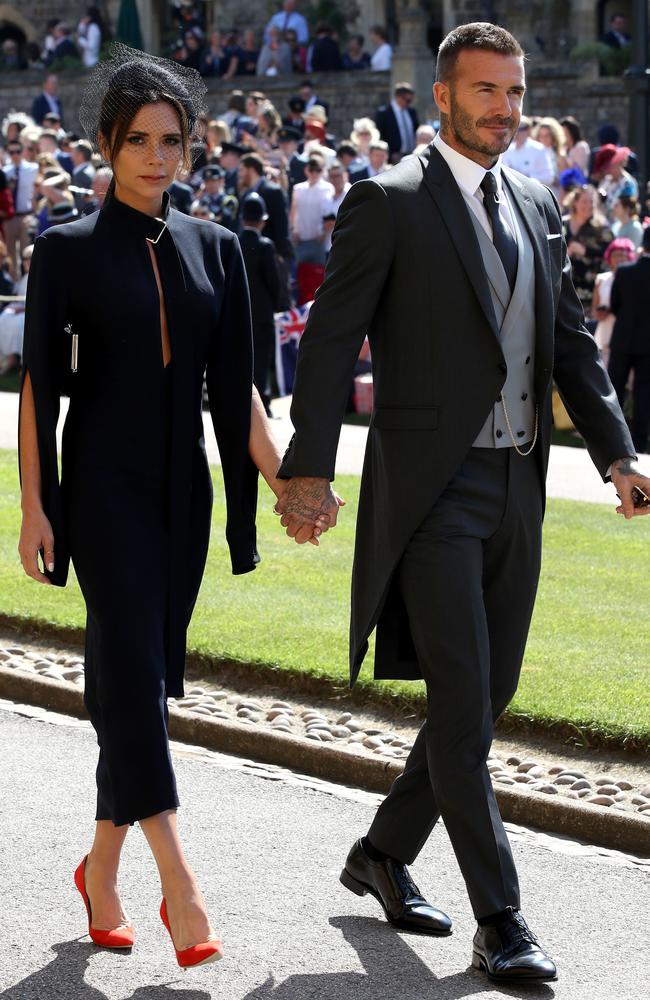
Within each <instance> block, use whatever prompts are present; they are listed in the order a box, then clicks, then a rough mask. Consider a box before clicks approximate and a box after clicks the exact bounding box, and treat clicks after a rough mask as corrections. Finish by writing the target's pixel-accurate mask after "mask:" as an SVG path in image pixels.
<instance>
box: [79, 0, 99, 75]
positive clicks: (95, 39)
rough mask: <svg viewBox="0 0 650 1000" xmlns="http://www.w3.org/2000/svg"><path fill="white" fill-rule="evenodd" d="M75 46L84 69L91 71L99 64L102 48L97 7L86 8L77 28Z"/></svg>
mask: <svg viewBox="0 0 650 1000" xmlns="http://www.w3.org/2000/svg"><path fill="white" fill-rule="evenodd" d="M77 45H78V46H79V48H80V49H81V58H82V60H83V64H84V66H85V67H86V69H92V67H93V66H95V65H96V64H97V63H98V62H99V53H100V50H101V47H102V18H101V14H100V12H99V10H98V8H97V7H88V9H87V11H86V16H85V17H82V19H81V21H80V22H79V26H78V27H77Z"/></svg>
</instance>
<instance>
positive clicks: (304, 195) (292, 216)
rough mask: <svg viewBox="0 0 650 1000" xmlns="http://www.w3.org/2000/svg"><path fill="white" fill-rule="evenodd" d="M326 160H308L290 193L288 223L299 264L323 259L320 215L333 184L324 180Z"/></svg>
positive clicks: (313, 157) (324, 213)
mask: <svg viewBox="0 0 650 1000" xmlns="http://www.w3.org/2000/svg"><path fill="white" fill-rule="evenodd" d="M324 171H325V163H324V161H323V159H322V158H321V157H320V156H316V155H311V156H310V157H309V159H308V160H307V165H306V167H305V174H306V175H307V180H306V181H303V182H302V183H301V184H296V185H295V187H294V189H293V192H292V195H291V211H290V213H289V226H290V229H291V238H292V240H293V244H294V248H295V252H296V261H297V263H298V264H324V263H325V229H324V227H323V216H324V215H326V214H327V211H326V206H327V204H328V202H329V201H330V200H331V199H332V197H333V196H334V187H333V185H332V184H330V183H329V181H326V180H324V178H323V173H324Z"/></svg>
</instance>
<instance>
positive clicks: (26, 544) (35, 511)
mask: <svg viewBox="0 0 650 1000" xmlns="http://www.w3.org/2000/svg"><path fill="white" fill-rule="evenodd" d="M40 550H42V552H43V557H42V558H43V566H44V567H47V569H48V571H49V572H50V573H52V572H53V570H54V534H53V532H52V525H51V524H50V522H49V521H48V519H47V517H46V516H45V513H44V512H43V509H42V508H41V507H38V508H36V507H34V508H30V509H29V510H24V511H23V521H22V525H21V528H20V541H19V542H18V554H19V555H20V561H21V563H22V565H23V569H24V570H25V573H26V574H27V576H31V578H32V579H33V580H37V581H38V583H46V584H48V585H50V586H51V581H50V580H48V578H47V577H46V576H45V574H44V573H41V570H40V568H39V564H38V556H39V552H40Z"/></svg>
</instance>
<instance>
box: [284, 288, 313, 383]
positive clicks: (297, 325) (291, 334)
mask: <svg viewBox="0 0 650 1000" xmlns="http://www.w3.org/2000/svg"><path fill="white" fill-rule="evenodd" d="M311 306H312V303H311V302H305V303H304V304H303V305H301V306H295V307H294V308H293V309H287V311H286V312H282V313H276V314H275V373H276V377H277V380H278V390H279V393H280V395H281V396H288V395H289V394H290V393H292V392H293V380H294V378H295V375H296V360H297V358H298V345H299V344H300V338H301V337H302V335H303V333H304V332H305V325H306V323H307V317H308V316H309V310H310V309H311Z"/></svg>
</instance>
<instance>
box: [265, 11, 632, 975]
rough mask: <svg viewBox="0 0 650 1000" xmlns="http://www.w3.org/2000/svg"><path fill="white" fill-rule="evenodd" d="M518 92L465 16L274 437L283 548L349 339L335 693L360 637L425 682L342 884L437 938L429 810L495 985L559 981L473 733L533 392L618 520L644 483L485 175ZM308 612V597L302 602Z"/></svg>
mask: <svg viewBox="0 0 650 1000" xmlns="http://www.w3.org/2000/svg"><path fill="white" fill-rule="evenodd" d="M524 91H525V76H524V60H523V52H522V49H521V47H520V46H519V44H518V42H517V41H516V39H515V38H513V37H512V35H510V34H509V33H508V32H506V31H504V30H503V29H502V28H500V27H498V26H496V25H492V24H481V23H479V24H465V25H462V26H460V27H458V28H456V29H455V30H453V31H452V32H451V33H450V34H449V35H448V36H447V38H446V39H445V40H444V41H443V43H442V44H441V46H440V50H439V54H438V62H437V82H436V84H435V86H434V97H435V100H436V104H437V105H438V108H439V110H440V121H441V129H440V135H439V136H438V137H436V139H435V140H434V142H433V143H432V144H431V145H430V146H429V147H428V148H427V150H426V151H425V152H424V153H422V154H420V155H418V156H410V157H408V158H407V159H405V160H404V161H403V162H401V163H399V164H398V165H397V166H395V167H393V169H392V170H390V171H388V172H387V173H384V174H381V175H380V176H379V177H375V178H373V179H371V180H366V181H359V182H358V183H357V184H353V185H352V188H351V189H350V192H349V193H348V195H347V197H346V198H345V200H344V202H343V204H342V205H341V208H340V209H339V213H338V216H337V222H336V226H335V230H334V235H333V245H332V250H331V253H330V256H329V260H328V266H327V271H326V276H325V281H324V282H323V284H322V285H321V287H320V289H319V291H318V293H317V295H316V300H315V303H314V305H313V306H312V309H311V312H310V316H309V320H308V323H307V327H306V331H305V334H304V336H303V339H302V342H301V346H300V352H299V357H298V367H297V377H296V384H295V388H294V397H293V405H292V408H291V418H292V422H293V425H294V427H295V435H294V438H293V440H292V442H291V443H290V445H289V448H288V449H287V452H286V455H285V458H284V460H283V463H282V465H281V467H280V470H279V475H281V476H282V477H284V478H288V479H290V482H289V484H288V487H287V491H286V493H285V494H284V496H283V498H282V500H280V501H279V502H278V504H277V509H278V512H279V513H281V515H282V524H283V525H284V526H285V527H286V528H287V532H288V534H289V535H291V536H293V537H294V538H295V539H296V541H298V542H301V543H302V542H306V541H309V539H310V538H317V537H318V536H319V535H320V534H321V533H322V532H323V530H326V529H327V527H328V526H329V527H331V526H332V525H334V524H335V523H336V515H337V509H338V503H337V498H336V495H335V494H334V493H333V492H332V489H331V486H330V482H331V480H332V479H333V478H334V466H335V459H336V449H337V443H338V438H339V433H340V427H341V420H342V416H343V412H344V409H345V404H346V401H347V393H348V387H349V384H350V379H351V376H352V371H353V369H354V364H355V362H356V359H357V356H358V354H359V349H360V347H361V345H362V343H363V339H364V336H365V335H366V333H367V334H368V338H369V342H370V349H371V353H372V363H373V373H374V387H375V406H374V412H373V415H372V418H371V425H370V431H369V434H368V444H367V452H366V460H365V464H364V472H363V476H362V482H361V492H360V498H359V512H358V519H357V535H356V548H355V557H354V567H353V574H352V614H351V627H350V668H351V681H352V683H354V681H355V679H356V677H357V675H358V673H359V670H360V667H361V663H362V661H363V659H364V656H365V653H366V651H367V648H368V637H369V635H370V633H371V632H372V631H373V629H374V628H375V627H377V642H376V650H375V676H376V677H379V678H396V677H401V678H409V677H418V676H422V677H423V678H424V680H425V682H426V685H427V694H428V711H427V720H426V722H425V724H424V726H423V727H422V730H421V731H420V733H419V734H418V737H417V739H416V741H415V743H414V745H413V749H412V751H411V753H410V756H409V758H408V760H407V762H406V766H405V770H404V773H403V775H401V776H400V777H399V778H398V779H397V780H396V781H395V783H394V785H393V787H392V789H391V791H390V793H389V795H388V796H387V797H386V799H385V800H384V801H383V803H382V804H381V805H380V807H379V809H378V811H377V814H376V817H375V819H374V821H373V823H372V825H371V828H370V830H369V832H368V835H367V836H366V837H363V838H362V839H361V840H360V841H358V842H357V843H356V844H355V845H354V846H353V847H352V849H351V851H350V853H349V855H348V858H347V860H346V862H345V867H344V869H343V872H342V873H341V881H342V882H343V884H344V885H345V886H347V887H348V888H349V889H351V890H352V891H353V892H355V893H357V894H358V895H365V894H366V893H368V892H369V893H371V895H373V896H375V897H376V898H377V899H378V901H379V902H380V903H381V905H382V907H383V909H384V911H385V914H386V916H387V917H388V919H389V921H390V922H391V923H392V924H394V925H396V926H397V927H399V928H401V929H402V930H412V931H417V932H419V933H425V934H447V933H449V931H450V929H451V921H450V919H449V918H448V917H447V916H446V915H445V914H444V913H442V912H441V911H440V910H437V909H435V908H434V907H433V906H431V905H430V904H429V903H428V902H427V901H426V900H425V899H424V898H423V897H422V895H421V894H420V893H419V891H418V889H417V887H416V886H415V884H414V883H413V882H412V880H411V878H410V876H409V873H408V869H407V867H406V865H408V864H410V863H412V862H413V861H414V860H415V858H416V857H417V855H418V853H419V852H420V850H421V848H422V847H423V845H424V844H425V842H426V840H427V838H428V836H429V834H430V833H431V831H432V829H433V827H434V825H435V823H436V821H437V819H438V818H439V817H440V816H442V818H443V820H444V823H445V827H446V830H447V832H448V834H449V837H450V839H451V842H452V845H453V848H454V852H455V854H456V857H457V860H458V863H459V866H460V868H461V871H462V874H463V877H464V880H465V883H466V886H467V890H468V894H469V898H470V902H471V905H472V909H473V911H474V914H475V916H476V919H477V923H478V928H477V931H476V934H475V937H474V941H473V951H472V963H473V965H475V966H476V967H477V968H479V969H482V970H484V971H485V972H486V973H487V975H488V976H490V977H493V978H503V979H507V980H511V979H515V980H516V979H525V980H538V981H539V980H547V979H553V978H554V977H555V975H556V969H555V965H554V963H553V962H552V960H551V959H550V958H549V957H548V956H547V955H546V954H545V952H544V951H543V950H542V948H541V947H540V945H539V944H538V942H537V940H536V938H535V937H534V936H533V934H532V932H531V931H530V929H529V928H528V925H527V923H526V921H525V919H524V917H523V915H522V913H521V911H520V898H519V886H518V880H517V873H516V870H515V865H514V861H513V857H512V852H511V849H510V845H509V843H508V838H507V836H506V833H505V830H504V827H503V823H502V821H501V818H500V816H499V811H498V807H497V803H496V799H495V795H494V791H493V788H492V784H491V780H490V776H489V774H488V771H487V766H486V760H487V756H488V753H489V750H490V745H491V741H492V733H493V723H494V720H495V719H496V718H498V717H499V715H500V714H501V713H502V712H503V710H504V709H505V707H506V705H507V704H508V703H509V701H510V700H511V698H512V696H513V694H514V692H515V689H516V687H517V681H518V677H519V670H520V665H521V661H522V657H523V653H524V647H525V643H526V638H527V634H528V628H529V624H530V619H531V614H532V610H533V605H534V599H535V590H536V585H537V578H538V574H539V566H540V549H541V528H542V517H543V511H544V480H545V475H546V466H547V461H548V455H549V447H550V432H551V379H552V378H555V381H556V383H557V385H558V387H559V390H560V392H561V394H562V397H563V399H564V402H565V404H566V406H567V408H568V410H569V412H570V414H571V416H572V419H573V420H574V422H575V424H576V426H577V427H578V428H579V430H580V431H581V433H582V434H583V435H584V437H585V439H586V441H587V446H588V448H589V451H590V454H591V457H592V459H593V461H594V463H595V465H596V467H597V469H598V471H599V472H600V474H601V475H602V476H603V477H604V478H607V476H608V474H611V478H612V481H613V483H614V485H615V487H616V489H617V490H618V492H619V494H620V495H621V497H622V505H621V507H620V508H619V509H620V510H621V511H622V512H623V513H625V516H626V517H632V516H633V514H634V513H635V512H639V511H640V508H635V507H634V506H633V502H632V491H633V487H634V486H635V485H638V486H640V487H641V488H642V489H643V490H644V491H645V492H648V490H649V489H650V480H649V479H648V478H647V477H645V476H643V475H642V474H641V473H640V471H639V469H638V467H637V466H636V464H635V459H634V457H633V456H634V446H633V444H632V440H631V438H630V435H629V432H628V430H627V427H626V424H625V421H624V419H623V415H622V413H621V410H620V407H619V405H618V401H617V399H616V394H615V393H614V390H613V388H612V385H611V382H610V380H609V378H608V376H607V373H606V371H605V369H604V368H603V366H602V364H601V362H600V360H599V357H598V350H597V348H596V344H595V342H594V340H593V337H591V336H590V335H589V334H588V333H587V331H586V330H585V327H584V323H583V319H584V317H583V313H582V308H581V306H580V303H579V301H578V299H577V297H576V294H575V291H574V289H573V285H572V282H571V270H570V263H569V259H568V257H567V253H566V246H565V244H564V240H563V238H562V223H561V218H560V213H559V209H558V206H557V203H556V201H555V199H554V197H553V195H552V194H551V193H550V191H549V190H548V189H547V188H545V187H543V185H541V184H540V183H539V182H537V181H534V180H531V179H529V178H525V177H523V176H520V175H518V174H516V173H514V172H513V171H510V170H507V169H502V168H501V164H500V155H501V154H502V153H503V152H504V151H505V150H506V149H507V148H508V146H509V144H510V141H511V140H512V137H513V135H514V134H515V132H516V130H517V126H518V124H519V118H520V114H521V104H522V99H523V96H524ZM323 596H324V597H326V596H327V595H323Z"/></svg>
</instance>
